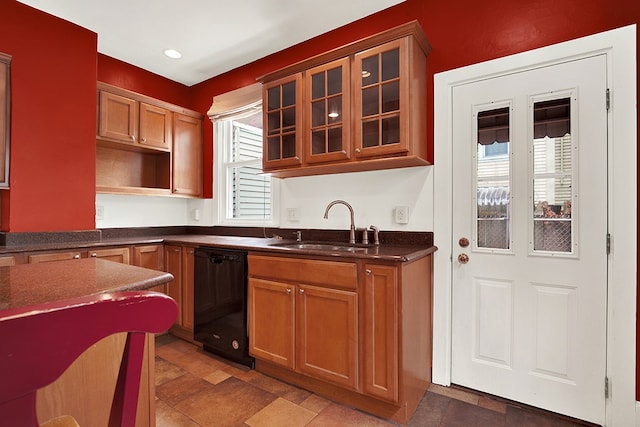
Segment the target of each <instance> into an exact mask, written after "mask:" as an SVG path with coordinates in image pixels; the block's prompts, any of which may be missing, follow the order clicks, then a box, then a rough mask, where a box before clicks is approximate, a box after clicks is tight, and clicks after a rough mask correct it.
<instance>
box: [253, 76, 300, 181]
mask: <svg viewBox="0 0 640 427" xmlns="http://www.w3.org/2000/svg"><path fill="white" fill-rule="evenodd" d="M301 92H302V74H300V73H298V74H295V75H293V76H289V77H285V78H283V79H278V80H275V81H272V82H269V83H267V84H265V85H264V87H263V103H262V110H263V117H264V120H263V121H264V130H263V132H264V150H263V160H262V163H263V167H264V169H265V170H269V169H274V168H282V167H290V166H297V165H300V164H302V146H301V138H302V135H301V132H302V129H301V127H302V114H301V107H302V93H301Z"/></svg>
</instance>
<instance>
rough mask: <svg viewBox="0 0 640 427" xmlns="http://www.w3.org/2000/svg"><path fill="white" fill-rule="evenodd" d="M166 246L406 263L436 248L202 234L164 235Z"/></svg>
mask: <svg viewBox="0 0 640 427" xmlns="http://www.w3.org/2000/svg"><path fill="white" fill-rule="evenodd" d="M164 242H165V243H169V244H171V243H175V244H191V245H194V246H213V247H222V248H228V249H242V250H247V251H259V252H269V253H272V254H280V255H292V254H296V255H306V256H325V257H333V258H345V259H347V258H351V259H352V258H361V259H377V260H385V261H400V262H407V261H412V260H414V259H418V258H422V257H424V256H427V255H428V254H430V253H433V252H435V251H436V250H437V248H436V247H435V246H433V245H431V246H426V245H412V244H381V245H349V244H347V243H341V242H307V241H305V242H306V243H312V244H313V243H321V244H325V245H327V244H328V245H327V246H336V247H339V249H338V248H336V249H334V250H332V249H331V248H327V249H324V248H322V249H320V248H317V249H310V248H297V247H295V246H296V243H298V242H296V241H295V240H288V239H286V240H285V239H278V238H259V237H238V236H205V235H181V236H165V238H164ZM345 247H352V248H357V250H345Z"/></svg>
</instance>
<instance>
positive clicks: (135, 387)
mask: <svg viewBox="0 0 640 427" xmlns="http://www.w3.org/2000/svg"><path fill="white" fill-rule="evenodd" d="M144 344H145V333H144V332H129V333H128V334H127V341H126V344H125V346H124V352H123V354H122V362H121V363H120V372H119V373H118V381H117V383H116V390H115V393H114V395H113V403H112V404H111V415H110V416H109V427H134V426H135V424H136V411H137V409H138V392H139V389H140V376H141V374H142V360H143V358H144ZM152 397H153V396H152Z"/></svg>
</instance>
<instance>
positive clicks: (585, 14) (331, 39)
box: [192, 0, 640, 400]
mask: <svg viewBox="0 0 640 427" xmlns="http://www.w3.org/2000/svg"><path fill="white" fill-rule="evenodd" d="M413 19H417V20H418V21H419V22H420V23H421V25H422V28H423V29H424V31H425V33H426V35H427V38H428V39H429V40H430V42H431V44H432V47H433V50H432V51H431V54H430V55H429V57H428V59H427V79H428V84H429V86H428V88H429V94H428V98H429V99H428V111H427V117H425V120H427V123H428V125H429V128H431V129H432V128H433V75H434V74H435V73H439V72H442V71H447V70H451V69H454V68H458V67H462V66H465V65H470V64H473V63H477V62H481V61H486V60H490V59H495V58H499V57H502V56H506V55H510V54H514V53H519V52H523V51H527V50H531V49H534V48H538V47H542V46H547V45H550V44H554V43H559V42H562V41H567V40H571V39H575V38H578V37H582V36H586V35H589V34H594V33H599V32H602V31H606V30H611V29H614V28H618V27H622V26H626V25H629V24H633V23H638V21H640V1H638V0H590V1H579V0H530V1H526V2H521V1H513V0H485V1H484V2H477V1H474V0H460V1H457V2H452V1H425V0H406V1H405V2H403V3H401V4H399V5H397V6H394V7H392V8H390V9H387V10H385V11H382V12H380V13H378V14H375V15H372V16H370V17H367V18H365V19H362V20H360V21H356V22H353V23H351V24H349V25H347V26H345V27H342V28H339V29H337V30H335V31H332V32H330V33H327V34H324V35H322V36H320V37H316V38H314V39H312V40H309V41H307V42H304V43H301V44H299V45H297V46H294V47H292V48H289V49H286V50H284V51H281V52H279V53H276V54H274V55H271V56H268V57H266V58H263V59H261V60H258V61H256V62H254V63H251V64H247V65H245V66H243V67H241V68H238V69H236V70H233V71H231V72H228V73H226V74H224V75H221V76H218V77H216V78H213V79H210V80H207V81H205V82H202V83H200V84H198V85H196V86H194V87H193V88H192V90H193V99H194V105H193V107H194V108H196V109H198V110H200V111H203V112H204V111H206V110H207V109H208V108H209V106H210V104H211V99H212V97H213V96H214V95H218V94H220V93H224V92H226V91H229V90H233V89H236V88H238V87H242V86H245V85H247V84H250V83H253V82H255V79H256V78H258V77H259V76H262V75H264V74H266V73H268V72H270V71H273V70H276V69H278V68H282V67H284V66H286V65H289V64H292V63H295V62H297V61H301V60H303V59H306V58H308V57H310V56H313V55H316V54H319V53H322V52H324V51H327V50H329V49H332V48H335V47H338V46H341V45H343V44H345V43H348V42H351V41H355V40H358V39H360V38H362V37H364V36H367V35H369V34H373V33H376V32H379V31H381V30H384V29H386V28H390V27H393V26H395V25H399V24H402V23H404V22H407V21H409V20H413ZM638 47H639V51H640V43H638ZM636 55H637V56H638V57H640V55H638V54H636ZM638 87H639V88H640V84H638ZM427 143H428V144H429V148H430V156H431V158H432V156H433V134H430V135H429V137H428V142H427ZM205 147H206V148H205V159H208V162H211V159H212V155H213V150H212V127H211V123H210V122H208V123H205ZM433 160H434V162H435V164H437V163H438V159H433ZM204 170H205V173H208V174H209V175H208V176H206V177H205V186H206V187H205V191H206V194H208V195H211V185H210V182H211V180H212V176H211V173H212V172H211V171H212V167H211V164H210V163H207V164H206V165H205V168H204ZM638 306H640V292H638ZM637 328H638V331H640V321H638V324H637ZM637 345H638V349H639V350H638V351H637V355H636V357H637V362H636V366H640V340H637ZM636 377H637V379H636V398H637V399H638V400H640V377H639V376H638V375H636Z"/></svg>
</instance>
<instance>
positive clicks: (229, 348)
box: [193, 247, 254, 368]
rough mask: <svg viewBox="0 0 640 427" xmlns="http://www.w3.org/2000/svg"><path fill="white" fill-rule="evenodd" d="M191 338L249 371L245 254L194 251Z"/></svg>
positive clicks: (211, 249) (204, 248) (206, 349)
mask: <svg viewBox="0 0 640 427" xmlns="http://www.w3.org/2000/svg"><path fill="white" fill-rule="evenodd" d="M194 270H195V271H194V298H193V300H194V301H193V311H194V331H193V336H194V339H195V340H196V341H198V342H201V343H202V347H203V349H204V350H205V351H208V352H211V353H214V354H217V355H219V356H222V357H224V358H227V359H229V360H232V361H234V362H237V363H240V364H243V365H246V366H249V367H251V368H253V366H254V360H253V357H251V356H249V339H248V334H247V253H246V252H243V251H239V250H233V249H221V248H208V247H202V248H197V249H196V250H195V263H194Z"/></svg>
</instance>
